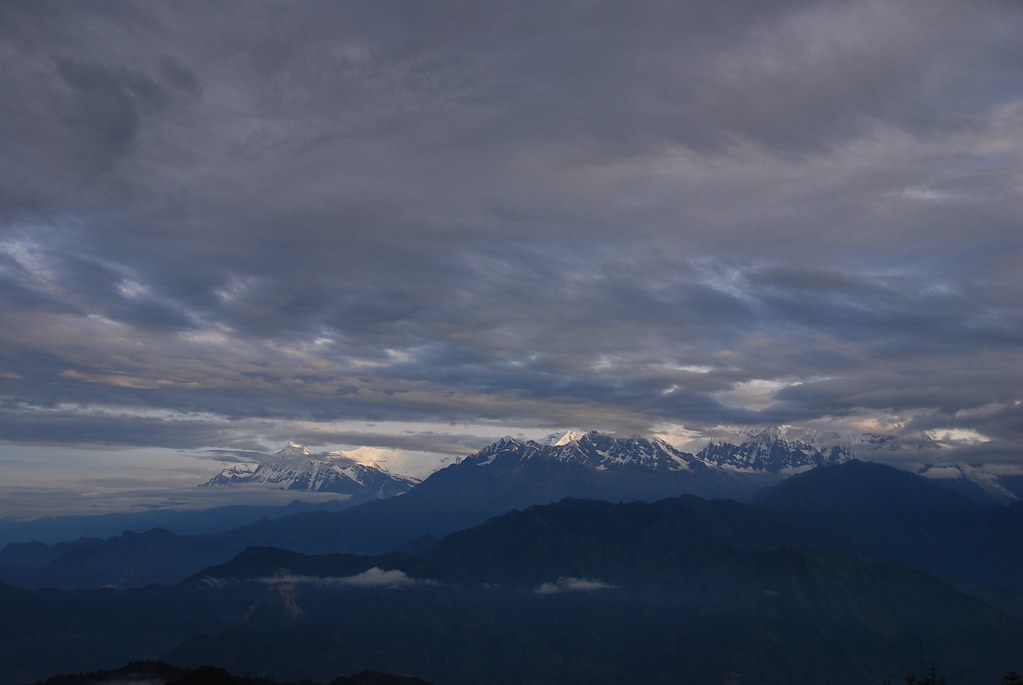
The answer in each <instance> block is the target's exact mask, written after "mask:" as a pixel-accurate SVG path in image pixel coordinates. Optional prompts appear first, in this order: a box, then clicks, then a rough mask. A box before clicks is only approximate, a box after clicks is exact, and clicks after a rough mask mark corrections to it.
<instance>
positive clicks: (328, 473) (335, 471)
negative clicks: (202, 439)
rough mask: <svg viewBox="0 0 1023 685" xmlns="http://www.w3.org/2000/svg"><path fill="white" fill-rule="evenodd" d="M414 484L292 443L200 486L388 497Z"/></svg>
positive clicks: (342, 456) (346, 457) (343, 457)
mask: <svg viewBox="0 0 1023 685" xmlns="http://www.w3.org/2000/svg"><path fill="white" fill-rule="evenodd" d="M416 483H418V481H417V480H415V479H414V478H409V477H407V476H401V475H397V474H393V473H390V472H388V471H386V470H385V469H383V468H381V467H380V466H378V465H376V464H367V463H363V462H360V461H358V460H356V459H354V458H352V457H351V456H349V455H347V454H345V453H344V452H323V453H319V454H313V453H312V452H310V451H309V450H308V449H306V448H305V447H303V446H302V445H298V444H296V443H293V442H292V443H288V445H287V446H285V447H284V448H283V449H281V450H280V451H279V452H277V454H275V455H273V456H271V457H267V458H266V459H265V460H264V461H262V462H261V463H259V464H232V465H230V466H227V467H226V468H224V470H223V471H221V472H220V473H219V474H217V475H216V476H214V477H213V478H211V479H210V480H208V481H207V482H205V483H203V484H202V485H201V486H200V487H216V486H230V485H243V484H245V485H253V484H255V485H262V486H265V487H268V488H273V489H278V490H305V491H312V492H333V493H340V494H346V495H363V496H368V497H390V496H392V495H400V494H401V493H403V492H405V491H406V490H408V489H409V488H411V487H412V486H413V485H415V484H416Z"/></svg>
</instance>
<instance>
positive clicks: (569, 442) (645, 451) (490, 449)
mask: <svg viewBox="0 0 1023 685" xmlns="http://www.w3.org/2000/svg"><path fill="white" fill-rule="evenodd" d="M499 458H500V459H505V460H506V459H508V458H511V459H532V458H541V459H549V460H552V461H558V462H563V463H567V464H579V465H581V466H588V467H591V468H594V469H597V470H598V471H606V470H609V469H623V468H646V469H651V470H654V471H691V470H692V469H693V464H694V462H695V460H696V457H695V456H694V455H692V454H690V453H688V452H683V451H681V450H679V449H677V448H675V447H674V446H672V445H670V444H668V443H667V442H665V441H663V440H657V439H653V440H648V439H646V438H640V437H630V438H616V437H613V436H610V435H605V434H603V433H598V432H596V431H590V432H589V433H576V432H573V431H568V432H565V433H555V434H553V435H549V436H547V437H546V438H545V439H544V440H542V441H539V442H537V441H534V440H517V439H515V438H510V437H506V438H502V439H501V440H499V441H497V442H495V443H493V444H490V445H488V446H486V447H484V448H483V449H482V450H480V451H479V452H477V453H476V454H474V455H472V456H470V457H466V459H465V460H464V461H467V462H470V463H475V464H477V465H479V466H484V465H488V464H492V463H493V462H494V461H495V460H497V459H499Z"/></svg>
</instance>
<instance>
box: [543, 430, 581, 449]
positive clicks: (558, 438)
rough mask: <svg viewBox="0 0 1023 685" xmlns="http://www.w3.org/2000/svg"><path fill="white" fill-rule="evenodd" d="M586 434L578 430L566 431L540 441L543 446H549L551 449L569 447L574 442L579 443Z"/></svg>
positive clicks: (552, 434)
mask: <svg viewBox="0 0 1023 685" xmlns="http://www.w3.org/2000/svg"><path fill="white" fill-rule="evenodd" d="M585 435H586V433H583V432H582V431H576V430H566V431H561V432H558V433H551V434H550V435H548V436H547V437H545V438H544V439H543V440H541V441H540V444H541V445H547V446H549V447H561V446H562V445H568V444H570V443H573V442H579V441H580V440H581V439H582V438H583V437H584V436H585Z"/></svg>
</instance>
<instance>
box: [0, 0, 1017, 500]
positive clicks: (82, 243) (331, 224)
mask: <svg viewBox="0 0 1023 685" xmlns="http://www.w3.org/2000/svg"><path fill="white" fill-rule="evenodd" d="M1021 35H1023V5H1021V4H1020V3H1018V2H1015V1H1013V0H1000V1H999V0H981V1H980V2H966V1H965V0H907V1H906V2H900V3H890V2H883V1H881V0H857V1H856V2H850V3H828V2H808V1H791V2H789V1H774V2H760V1H757V2H754V1H752V0H728V1H727V2H722V3H713V4H709V5H708V4H707V3H676V2H659V1H655V0H640V1H639V2H631V3H595V2H583V1H579V2H565V3H557V4H554V5H552V4H551V3H541V2H531V1H528V2H520V3H473V2H456V1H455V0H440V1H439V2H432V3H421V2H412V1H408V2H375V3H331V2H304V3H271V2H244V3H216V4H209V3H197V2H181V3H128V2H104V3H57V2H46V1H41V2H35V1H33V2H28V1H11V2H5V3H3V4H2V5H0V56H2V60H3V63H4V65H5V66H4V69H3V70H0V90H2V92H3V93H4V98H3V99H2V101H0V150H3V153H2V155H0V480H2V481H3V483H4V484H5V485H4V486H3V488H0V497H3V498H4V499H5V500H6V501H7V502H8V503H15V504H14V505H10V504H9V507H8V508H11V506H13V507H14V508H15V509H16V508H17V506H21V504H17V503H24V506H25V507H26V510H27V508H28V507H29V506H30V503H31V502H35V501H36V500H38V499H39V498H45V497H52V495H53V493H54V492H57V491H61V492H72V491H73V492H78V493H83V492H87V493H92V494H93V496H94V498H96V499H97V500H110V501H116V499H117V497H118V495H119V493H122V494H123V493H136V494H137V493H138V492H140V491H145V490H147V489H152V490H153V491H161V492H166V491H169V490H172V489H173V488H174V487H176V486H185V485H193V484H195V483H197V482H199V481H201V480H204V479H205V477H208V476H209V475H212V473H215V472H216V471H217V470H219V464H220V463H222V462H225V461H230V460H235V459H251V458H253V453H256V452H272V451H276V450H277V449H279V448H280V446H281V445H283V444H285V443H286V442H288V441H289V440H296V441H299V442H302V443H304V444H307V445H310V446H311V447H313V448H315V449H334V448H339V447H340V448H344V449H358V448H362V449H364V450H365V449H372V450H380V451H381V452H380V453H381V454H383V455H384V456H385V457H387V458H389V459H391V460H393V461H394V462H395V463H400V464H403V465H405V466H406V467H408V468H419V469H426V468H428V467H429V466H431V465H433V464H436V463H438V461H439V460H440V459H441V458H444V457H451V456H455V455H459V454H466V453H468V452H471V451H474V450H475V449H478V448H479V447H481V446H482V445H483V444H485V443H486V442H489V441H490V440H492V439H493V438H496V437H498V436H501V435H504V434H515V435H524V436H526V437H539V436H540V435H543V434H544V433H548V432H551V431H554V430H558V429H561V428H567V427H578V428H583V429H589V428H595V429H601V430H605V431H616V432H619V433H623V434H634V433H638V434H648V435H649V434H657V435H660V436H662V437H665V438H667V439H669V440H672V441H674V442H676V443H679V444H687V445H693V444H697V443H700V442H705V441H706V440H707V439H710V438H714V437H719V436H721V435H724V434H728V433H730V432H733V431H736V430H742V429H745V428H748V427H751V426H757V425H768V424H783V425H793V426H800V427H805V428H810V429H815V430H818V431H822V432H829V431H840V432H863V431H890V432H896V433H900V434H903V435H916V434H919V433H920V432H923V431H927V432H928V433H929V434H932V435H936V436H942V438H943V440H945V441H946V443H947V444H948V445H949V447H950V448H951V449H949V450H947V454H948V456H947V457H946V458H948V459H957V460H962V461H969V462H985V463H997V464H1003V465H1005V466H1006V468H1023V389H1021V388H1023V145H1021V143H1020V141H1023V66H1021V65H1023V41H1020V40H1019V37H1020V36H1021ZM126 496H127V495H126ZM132 496H134V495H132ZM48 501H49V502H51V504H52V506H57V507H59V506H61V505H62V504H61V501H60V500H52V499H51V500H48ZM68 506H70V504H69V505H68ZM107 506H109V504H108V505H107Z"/></svg>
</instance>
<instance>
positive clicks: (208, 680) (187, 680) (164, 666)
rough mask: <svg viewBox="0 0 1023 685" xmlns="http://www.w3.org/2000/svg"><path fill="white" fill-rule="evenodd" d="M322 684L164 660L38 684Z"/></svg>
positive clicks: (393, 681)
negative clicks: (185, 664) (287, 681)
mask: <svg viewBox="0 0 1023 685" xmlns="http://www.w3.org/2000/svg"><path fill="white" fill-rule="evenodd" d="M114 683H117V685H319V684H318V683H313V682H312V681H309V680H302V681H297V682H294V683H279V682H278V681H276V680H269V679H267V678H248V677H239V676H235V675H231V674H230V673H228V672H227V671H225V670H223V669H221V668H215V667H213V666H200V667H198V668H178V667H176V666H171V665H170V664H168V663H165V662H163V661H136V662H133V663H130V664H128V665H127V666H124V667H122V668H118V669H116V670H112V671H93V672H90V673H77V674H68V675H56V676H53V677H52V678H47V679H46V680H41V681H39V683H38V685H113V684H114ZM328 685H432V684H431V683H430V682H429V681H426V680H423V679H421V678H409V677H405V676H397V675H389V674H387V673H380V672H379V671H363V672H362V673H359V674H358V675H353V676H347V677H345V676H342V677H340V678H335V679H334V680H332V681H330V683H328Z"/></svg>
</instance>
